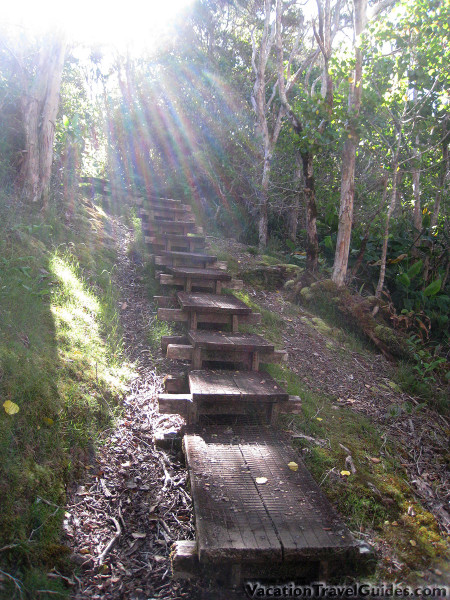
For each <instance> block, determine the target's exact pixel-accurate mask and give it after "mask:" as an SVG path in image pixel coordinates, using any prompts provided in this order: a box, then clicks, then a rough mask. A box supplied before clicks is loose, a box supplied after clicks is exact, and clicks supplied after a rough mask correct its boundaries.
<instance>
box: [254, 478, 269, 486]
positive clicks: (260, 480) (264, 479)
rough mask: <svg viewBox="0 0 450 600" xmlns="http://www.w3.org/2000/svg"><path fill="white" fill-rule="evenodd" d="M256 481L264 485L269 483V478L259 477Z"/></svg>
mask: <svg viewBox="0 0 450 600" xmlns="http://www.w3.org/2000/svg"><path fill="white" fill-rule="evenodd" d="M255 481H256V483H257V484H259V485H262V484H263V483H267V477H257V478H256V479H255Z"/></svg>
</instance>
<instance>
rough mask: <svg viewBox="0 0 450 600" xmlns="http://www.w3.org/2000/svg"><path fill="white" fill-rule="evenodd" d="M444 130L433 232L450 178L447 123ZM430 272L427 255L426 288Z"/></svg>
mask: <svg viewBox="0 0 450 600" xmlns="http://www.w3.org/2000/svg"><path fill="white" fill-rule="evenodd" d="M443 129H444V137H443V141H442V164H441V170H440V173H439V179H438V185H437V190H436V197H435V200H434V207H433V214H432V215H431V222H430V228H431V230H433V229H435V228H436V227H437V224H438V219H439V211H440V208H441V200H442V197H443V195H444V192H445V189H446V185H447V179H448V176H449V170H448V167H449V164H448V141H449V140H448V134H447V121H444V124H443ZM447 267H448V265H447ZM429 271H430V255H429V254H427V256H426V258H425V262H424V265H423V281H424V287H426V286H427V282H428V274H429ZM442 288H444V286H443V285H442Z"/></svg>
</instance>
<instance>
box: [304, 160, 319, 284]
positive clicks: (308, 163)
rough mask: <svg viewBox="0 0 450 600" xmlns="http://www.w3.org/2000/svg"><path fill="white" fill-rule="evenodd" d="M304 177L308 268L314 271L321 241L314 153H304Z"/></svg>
mask: <svg viewBox="0 0 450 600" xmlns="http://www.w3.org/2000/svg"><path fill="white" fill-rule="evenodd" d="M302 161H303V177H304V180H305V188H304V192H305V200H306V239H307V242H306V268H307V269H308V270H309V271H311V272H312V273H314V272H315V271H316V270H317V266H318V262H319V241H318V237H317V206H316V189H315V181H314V169H313V155H312V154H311V153H310V152H303V153H302Z"/></svg>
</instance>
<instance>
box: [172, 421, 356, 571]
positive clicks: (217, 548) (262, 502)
mask: <svg viewBox="0 0 450 600" xmlns="http://www.w3.org/2000/svg"><path fill="white" fill-rule="evenodd" d="M236 440H239V441H238V442H237V443H236ZM184 447H185V451H186V459H187V464H188V469H189V473H190V477H191V483H192V491H193V499H194V506H195V515H196V524H197V546H198V554H199V558H200V563H202V561H211V562H220V561H223V560H228V561H242V562H244V561H246V560H250V561H253V562H254V563H255V564H261V562H262V561H264V560H271V561H273V562H276V563H279V564H281V563H293V565H295V563H296V562H297V561H323V560H328V559H330V560H336V558H337V557H341V558H342V560H343V562H344V563H345V561H346V560H347V559H348V558H351V557H356V556H359V544H358V542H357V541H356V540H355V539H354V538H353V537H352V536H351V534H350V532H349V531H348V529H347V528H346V527H345V525H344V524H343V523H342V522H341V521H340V520H339V518H338V517H337V515H336V513H335V512H334V510H333V509H332V507H331V505H330V504H329V503H328V501H327V500H326V498H325V497H324V496H323V494H322V493H321V491H320V489H319V487H318V486H317V484H316V483H315V482H314V480H313V479H312V477H311V475H310V474H309V473H308V471H307V469H306V467H305V466H304V464H303V462H302V461H301V459H300V458H299V457H298V456H297V455H296V454H295V452H294V451H293V450H292V448H291V447H290V445H289V444H288V442H287V440H285V439H284V438H283V436H282V435H281V434H280V432H278V431H274V430H271V429H270V428H265V427H261V425H259V424H257V423H255V424H253V425H252V424H251V423H241V424H240V425H229V426H228V427H227V428H223V427H220V426H216V427H214V426H210V427H209V428H208V431H205V430H204V428H198V429H195V428H193V429H192V432H191V433H189V434H188V435H186V436H185V439H184ZM291 461H294V462H296V463H297V465H298V469H297V471H292V470H291V469H290V468H289V467H288V463H289V462H291ZM261 477H262V478H265V479H266V481H265V483H257V480H258V478H261ZM220 486H221V487H220ZM242 489H244V490H245V492H246V498H243V497H242V496H241V493H240V490H242ZM224 496H226V498H227V499H226V500H225V501H224V499H223V497H224ZM239 509H241V510H242V511H243V513H245V514H242V513H237V516H236V512H235V511H236V510H239ZM263 509H264V510H263ZM219 515H220V520H219ZM218 520H219V523H218ZM256 531H257V532H258V533H261V534H262V535H263V536H266V538H265V539H266V540H267V539H270V540H271V544H272V552H271V551H270V546H269V547H267V546H266V545H264V543H261V542H263V540H262V538H260V539H259V540H258V541H257V540H256V539H255V538H256V536H255V532H256ZM263 531H264V533H262V532H263Z"/></svg>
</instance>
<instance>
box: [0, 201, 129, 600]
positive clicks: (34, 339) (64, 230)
mask: <svg viewBox="0 0 450 600" xmlns="http://www.w3.org/2000/svg"><path fill="white" fill-rule="evenodd" d="M0 212H1V214H0V217H1V222H2V234H1V235H0V240H1V241H0V255H1V257H2V258H1V263H0V302H1V312H0V334H1V338H0V340H1V341H0V365H1V366H0V398H1V400H0V405H3V404H4V402H6V401H8V400H9V401H10V402H12V403H14V405H17V407H18V412H16V413H15V414H7V412H6V411H5V410H4V409H3V407H2V406H0V410H1V413H0V497H1V506H2V510H1V511H0V536H1V539H0V548H2V549H3V551H2V552H1V555H0V561H1V564H2V567H1V569H2V570H3V571H5V572H7V573H9V575H10V576H12V577H15V578H16V580H17V582H18V583H17V585H20V586H22V589H23V592H24V594H25V595H26V596H27V597H30V598H32V597H34V593H35V590H37V589H46V590H50V591H49V597H50V593H51V592H58V593H62V590H61V586H60V585H59V584H58V583H57V582H55V580H54V579H48V578H47V577H46V576H45V575H44V574H45V573H46V572H48V571H49V570H51V569H52V568H53V567H55V566H57V568H59V569H62V570H64V568H65V567H64V565H66V561H67V555H68V554H69V553H70V550H69V548H67V547H66V546H64V545H63V544H61V542H60V531H61V521H62V518H63V514H64V510H63V509H62V508H60V507H62V506H63V505H64V500H65V487H66V485H67V484H68V482H70V481H71V480H73V479H74V478H75V477H77V476H78V475H79V474H80V472H81V471H82V470H83V469H84V467H85V465H86V464H87V463H88V462H89V459H90V457H91V456H92V452H93V449H94V448H95V445H96V440H97V438H98V436H99V435H100V433H101V432H102V431H103V430H104V429H105V428H107V427H109V426H110V425H111V424H112V423H114V420H115V418H116V417H117V416H118V414H119V413H120V399H121V396H122V395H123V393H124V391H125V389H126V383H127V381H128V380H129V378H130V377H131V375H132V371H133V368H132V365H129V364H127V363H126V361H125V360H124V359H123V357H122V353H121V350H122V345H121V330H120V325H119V316H118V311H117V305H118V298H117V291H116V289H115V287H114V284H113V282H112V274H113V268H114V267H113V265H114V261H115V258H116V255H115V251H114V250H113V248H112V244H111V238H110V236H109V235H108V233H107V231H106V229H107V227H108V219H107V216H106V215H105V213H104V212H103V211H102V210H101V208H100V207H97V206H96V205H95V204H92V203H90V202H89V203H87V202H83V201H82V200H81V199H80V202H79V203H78V205H77V209H76V212H75V214H74V215H73V217H72V219H71V221H70V223H69V224H67V225H64V224H63V223H62V222H61V220H60V218H59V217H58V214H57V211H56V209H55V211H54V212H52V210H50V211H49V213H48V214H46V215H45V218H44V217H43V216H42V215H41V214H40V213H39V212H38V211H37V210H34V209H33V208H32V207H27V206H22V205H20V204H19V203H18V202H17V201H16V200H15V199H8V198H2V203H1V208H0ZM59 212H60V209H59ZM79 240H83V242H82V243H80V242H79ZM5 548H6V549H5ZM3 585H4V586H5V588H6V592H7V593H10V594H11V595H12V594H13V590H14V589H16V591H18V588H17V586H16V584H15V583H14V581H13V580H12V579H10V578H8V577H6V579H5V581H4V582H3ZM39 597H44V596H42V594H40V596H39ZM52 597H53V596H52Z"/></svg>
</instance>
